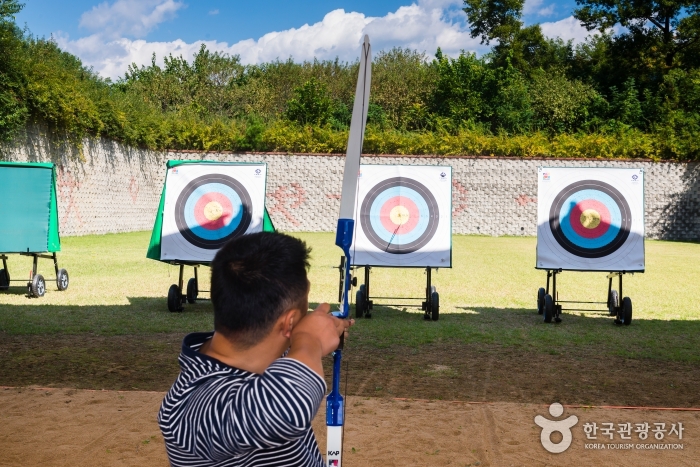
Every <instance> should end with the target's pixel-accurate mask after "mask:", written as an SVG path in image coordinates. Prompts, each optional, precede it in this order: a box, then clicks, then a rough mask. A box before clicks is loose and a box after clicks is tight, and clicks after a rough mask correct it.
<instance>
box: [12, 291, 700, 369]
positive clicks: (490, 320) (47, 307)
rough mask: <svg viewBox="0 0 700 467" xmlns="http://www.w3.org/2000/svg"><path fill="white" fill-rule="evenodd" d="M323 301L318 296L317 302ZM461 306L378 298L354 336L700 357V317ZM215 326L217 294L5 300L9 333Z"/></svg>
mask: <svg viewBox="0 0 700 467" xmlns="http://www.w3.org/2000/svg"><path fill="white" fill-rule="evenodd" d="M316 306H318V304H317V303H313V304H311V307H312V308H315V307H316ZM332 308H333V309H337V306H332ZM457 310H459V311H460V312H457V313H446V312H443V313H441V314H440V319H439V321H426V320H424V319H423V313H422V312H421V311H420V309H413V308H396V307H385V306H375V307H374V310H373V312H372V318H371V319H367V318H361V319H358V320H357V323H356V326H355V327H354V328H353V329H352V330H351V337H350V339H351V340H352V341H355V342H357V343H358V344H359V345H362V346H367V347H374V348H378V349H381V348H387V347H390V346H396V345H400V346H405V347H413V348H415V347H419V346H423V345H428V344H441V343H442V344H448V343H449V344H452V343H454V344H497V345H501V346H509V347H517V348H523V349H530V350H531V351H532V352H534V353H536V354H538V355H560V354H562V353H565V352H567V351H569V350H570V349H574V348H585V349H589V348H590V349H594V350H595V351H596V353H600V354H603V355H608V356H610V357H632V358H650V359H655V360H670V361H683V362H700V354H699V353H698V352H697V349H698V348H700V321H690V320H668V321H666V320H658V319H634V320H633V322H632V324H631V325H630V326H617V325H615V324H613V319H612V318H611V317H609V316H607V315H605V314H594V313H572V314H564V315H562V318H563V322H562V323H559V324H545V323H543V322H542V317H541V316H540V315H538V314H537V312H536V311H534V310H532V309H523V308H493V307H458V308H457ZM351 314H352V315H354V307H353V309H352V310H351ZM212 328H213V311H212V306H211V303H210V302H197V303H196V304H185V306H184V311H183V312H181V313H171V312H169V311H168V310H167V305H166V301H165V299H164V298H162V297H128V303H126V304H123V305H121V304H120V305H91V306H76V305H51V304H42V303H41V299H31V300H30V299H27V304H26V305H25V304H22V305H2V306H0V332H3V333H6V334H8V335H32V334H81V333H91V334H97V335H130V334H152V333H188V332H193V331H204V330H209V329H212Z"/></svg>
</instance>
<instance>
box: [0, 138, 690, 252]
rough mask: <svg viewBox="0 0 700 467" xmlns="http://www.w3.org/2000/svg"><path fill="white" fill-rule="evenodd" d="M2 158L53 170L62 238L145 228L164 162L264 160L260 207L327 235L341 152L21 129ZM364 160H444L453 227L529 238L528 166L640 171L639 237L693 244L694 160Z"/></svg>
mask: <svg viewBox="0 0 700 467" xmlns="http://www.w3.org/2000/svg"><path fill="white" fill-rule="evenodd" d="M0 157H1V158H4V159H6V160H12V161H53V162H54V163H56V164H57V166H58V186H57V188H58V197H59V216H60V229H61V233H62V235H87V234H103V233H109V232H129V231H138V230H150V229H151V228H152V226H153V220H154V218H155V214H156V210H157V208H158V201H159V200H160V193H161V190H162V187H163V180H164V178H165V162H166V161H167V160H168V159H195V160H200V159H201V160H219V161H241V162H265V163H267V165H268V178H267V201H266V202H267V209H268V211H269V213H270V216H271V217H272V220H273V222H274V223H275V226H276V227H277V228H278V229H279V230H283V231H333V230H335V224H336V219H337V215H338V210H339V206H340V185H341V179H342V173H343V156H338V155H285V154H231V153H207V154H203V153H183V152H153V151H145V150H140V149H134V148H129V147H125V146H123V145H120V144H117V143H115V142H112V141H106V140H90V141H86V142H85V145H84V149H83V153H82V155H80V154H78V153H76V151H75V150H74V149H70V148H67V147H66V146H64V145H63V144H61V143H60V142H56V141H55V140H52V139H51V138H49V137H47V136H45V135H44V134H42V131H41V130H40V129H37V128H30V129H28V130H27V132H26V134H25V135H23V136H22V138H20V139H18V140H17V141H15V142H14V143H13V144H12V145H6V146H4V147H2V148H0ZM363 163H367V164H407V165H450V166H452V168H453V180H452V217H453V222H452V225H453V232H454V233H458V234H485V235H535V234H536V219H537V177H536V174H537V167H539V166H554V167H562V166H574V167H580V166H587V167H591V166H597V167H641V168H643V169H644V170H645V174H646V175H645V176H646V181H645V201H646V234H647V237H648V238H663V239H675V240H700V164H697V163H689V164H680V163H666V162H663V163H651V162H626V161H600V160H561V159H558V160H555V159H519V158H471V157H404V156H368V157H363Z"/></svg>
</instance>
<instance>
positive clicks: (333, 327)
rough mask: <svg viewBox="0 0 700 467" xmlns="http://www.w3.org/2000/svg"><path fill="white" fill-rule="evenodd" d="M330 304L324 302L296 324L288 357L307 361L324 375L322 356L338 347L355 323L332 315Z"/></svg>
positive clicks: (312, 367)
mask: <svg viewBox="0 0 700 467" xmlns="http://www.w3.org/2000/svg"><path fill="white" fill-rule="evenodd" d="M330 308H331V307H330V305H328V303H322V304H320V305H319V306H318V308H316V309H315V310H314V311H312V312H311V313H309V314H307V315H306V316H305V317H304V318H303V319H302V320H301V321H299V323H298V324H297V325H296V326H294V328H293V329H292V333H291V338H290V340H291V348H290V349H289V353H288V354H287V357H289V358H294V359H296V360H299V361H300V362H302V363H305V364H306V365H308V366H309V367H311V369H313V370H314V371H316V373H318V374H319V375H321V376H323V366H322V365H321V357H323V356H325V355H328V354H329V353H331V352H333V351H334V350H335V349H337V348H338V344H339V343H340V336H341V335H342V334H343V333H345V332H347V329H348V328H349V327H350V326H352V325H353V324H355V320H345V319H340V318H336V317H335V316H332V315H330V314H329V313H330Z"/></svg>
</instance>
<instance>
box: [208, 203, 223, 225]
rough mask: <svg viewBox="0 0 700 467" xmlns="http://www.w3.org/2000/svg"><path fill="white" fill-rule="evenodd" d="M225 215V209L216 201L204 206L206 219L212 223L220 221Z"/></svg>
mask: <svg viewBox="0 0 700 467" xmlns="http://www.w3.org/2000/svg"><path fill="white" fill-rule="evenodd" d="M223 213H224V208H222V207H221V205H220V204H219V203H218V202H216V201H210V202H208V203H207V205H206V206H204V217H206V218H207V219H208V220H210V221H212V222H213V221H216V220H218V219H219V218H220V217H221V215H222V214H223Z"/></svg>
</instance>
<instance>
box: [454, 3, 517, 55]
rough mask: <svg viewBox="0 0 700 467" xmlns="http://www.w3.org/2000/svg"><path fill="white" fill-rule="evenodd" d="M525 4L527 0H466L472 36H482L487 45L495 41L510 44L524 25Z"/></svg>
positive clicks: (482, 40)
mask: <svg viewBox="0 0 700 467" xmlns="http://www.w3.org/2000/svg"><path fill="white" fill-rule="evenodd" d="M524 4H525V0H464V5H465V7H464V8H463V10H464V12H465V13H466V14H467V21H468V22H469V25H470V26H471V36H472V37H479V36H481V43H482V44H486V45H488V44H489V43H490V42H491V41H492V40H494V39H498V41H499V42H504V41H506V42H508V41H509V39H510V38H512V37H513V36H514V35H515V34H516V33H517V32H518V31H519V30H520V28H521V27H522V25H523V23H522V21H520V18H521V16H522V13H523V5H524Z"/></svg>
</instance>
